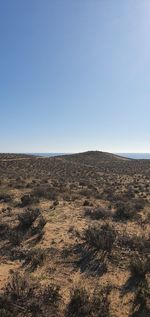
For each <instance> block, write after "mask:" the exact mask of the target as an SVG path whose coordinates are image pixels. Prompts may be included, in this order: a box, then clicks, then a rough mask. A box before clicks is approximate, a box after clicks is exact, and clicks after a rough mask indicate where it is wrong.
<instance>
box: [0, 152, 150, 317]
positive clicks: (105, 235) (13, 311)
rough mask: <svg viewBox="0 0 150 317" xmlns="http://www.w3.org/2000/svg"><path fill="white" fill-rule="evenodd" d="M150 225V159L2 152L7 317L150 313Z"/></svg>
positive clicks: (0, 251)
mask: <svg viewBox="0 0 150 317" xmlns="http://www.w3.org/2000/svg"><path fill="white" fill-rule="evenodd" d="M149 220H150V160H146V161H144V160H141V161H140V160H132V159H131V160H130V159H126V158H123V157H119V156H117V155H114V154H111V153H105V152H99V151H89V152H84V153H78V154H69V155H60V156H57V157H49V158H48V157H35V156H31V155H22V154H20V155H19V154H0V316H2V317H4V316H9V317H13V316H16V317H23V316H24V317H31V316H33V317H34V316H37V317H49V316H55V317H71V316H73V317H79V316H82V317H91V316H92V317H99V316H100V317H109V316H110V315H111V316H114V317H120V316H122V317H127V316H144V317H147V316H149V309H150V307H149V297H148V296H149V295H148V294H149V282H150V276H149V274H150V272H149V267H150V266H149V262H148V261H149V258H148V253H149V247H150V240H149V232H150V221H149ZM31 294H32V295H31ZM141 294H144V295H142V296H144V299H143V297H142V299H141V297H140V296H141ZM14 298H15V300H14ZM137 300H138V304H137ZM143 303H144V304H143ZM137 311H139V312H138V314H141V312H142V314H144V315H134V314H135V313H136V312H137Z"/></svg>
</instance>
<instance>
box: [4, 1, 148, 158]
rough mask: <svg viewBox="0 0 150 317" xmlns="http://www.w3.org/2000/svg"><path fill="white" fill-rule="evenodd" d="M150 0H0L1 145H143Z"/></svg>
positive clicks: (143, 148) (144, 148) (42, 148)
mask: <svg viewBox="0 0 150 317" xmlns="http://www.w3.org/2000/svg"><path fill="white" fill-rule="evenodd" d="M149 36H150V1H149V0H142V1H141V0H133V1H131V0H126V1H120V0H113V1H112V0H106V1H104V0H22V1H20V0H13V1H12V0H1V1H0V39H1V41H0V152H69V153H70V152H78V151H86V150H95V149H97V150H103V151H109V152H150V123H149V121H150V40H149Z"/></svg>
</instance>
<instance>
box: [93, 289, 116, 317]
mask: <svg viewBox="0 0 150 317" xmlns="http://www.w3.org/2000/svg"><path fill="white" fill-rule="evenodd" d="M110 291H111V287H110V286H108V287H106V288H100V287H98V288H96V289H95V290H94V293H93V296H92V303H91V306H92V316H93V317H110V301H109V294H110Z"/></svg>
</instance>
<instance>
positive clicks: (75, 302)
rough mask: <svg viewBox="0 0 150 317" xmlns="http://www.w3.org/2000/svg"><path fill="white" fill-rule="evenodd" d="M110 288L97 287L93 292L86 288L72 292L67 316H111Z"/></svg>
mask: <svg viewBox="0 0 150 317" xmlns="http://www.w3.org/2000/svg"><path fill="white" fill-rule="evenodd" d="M108 295H109V290H108V289H101V288H98V289H95V290H94V292H93V294H89V292H88V291H87V290H86V289H85V288H75V289H74V290H73V291H72V292H71V297H70V301H69V304H68V306H67V310H66V314H65V317H109V316H110V313H109V299H108Z"/></svg>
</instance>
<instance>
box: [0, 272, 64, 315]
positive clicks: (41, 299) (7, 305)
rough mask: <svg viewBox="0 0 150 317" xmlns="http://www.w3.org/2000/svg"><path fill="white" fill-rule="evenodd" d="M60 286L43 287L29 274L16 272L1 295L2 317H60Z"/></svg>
mask: <svg viewBox="0 0 150 317" xmlns="http://www.w3.org/2000/svg"><path fill="white" fill-rule="evenodd" d="M60 299H61V296H60V294H59V287H56V286H55V285H53V284H52V285H51V284H50V285H48V286H47V287H46V288H44V289H43V288H41V285H40V284H39V283H36V282H33V281H31V279H30V278H29V276H27V275H23V274H19V273H17V272H16V273H14V274H13V275H12V277H11V279H10V280H9V282H8V284H7V285H6V287H5V289H4V292H3V293H2V294H1V296H0V316H1V317H14V316H16V317H31V316H32V317H49V316H51V317H58V316H60V315H59V307H58V306H59V302H60Z"/></svg>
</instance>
